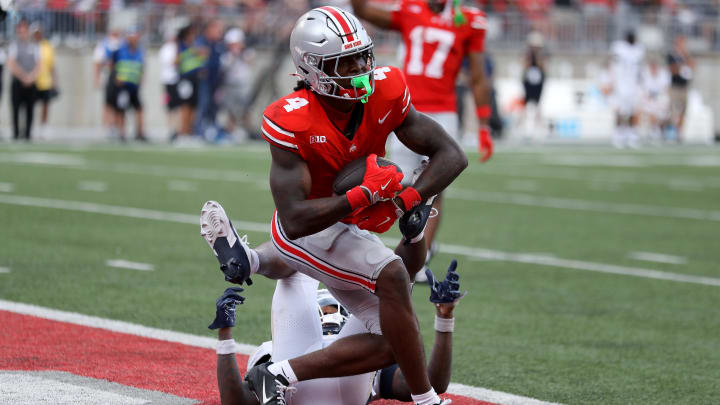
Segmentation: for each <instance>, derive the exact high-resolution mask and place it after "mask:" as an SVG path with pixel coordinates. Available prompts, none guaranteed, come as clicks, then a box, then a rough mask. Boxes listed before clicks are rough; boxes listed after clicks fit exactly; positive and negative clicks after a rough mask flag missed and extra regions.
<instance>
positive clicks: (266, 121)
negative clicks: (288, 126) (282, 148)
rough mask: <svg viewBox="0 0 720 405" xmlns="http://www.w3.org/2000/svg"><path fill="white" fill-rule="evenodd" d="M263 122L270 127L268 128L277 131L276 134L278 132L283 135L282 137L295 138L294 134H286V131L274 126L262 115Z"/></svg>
mask: <svg viewBox="0 0 720 405" xmlns="http://www.w3.org/2000/svg"><path fill="white" fill-rule="evenodd" d="M263 120H265V123H267V124H268V126H270V128H272V129H274V130H275V131H277V132H279V133H281V134H283V135H287V136H289V137H291V138H295V134H293V133H292V132H288V131H286V130H284V129H282V128H280V127H279V126H277V125H275V123H273V122H272V121H270V120H269V119H268V118H267V117H266V116H264V115H263Z"/></svg>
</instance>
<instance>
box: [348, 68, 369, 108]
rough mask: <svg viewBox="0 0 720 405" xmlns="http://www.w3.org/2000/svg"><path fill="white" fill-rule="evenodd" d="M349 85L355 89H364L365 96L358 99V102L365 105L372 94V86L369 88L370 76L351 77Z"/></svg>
mask: <svg viewBox="0 0 720 405" xmlns="http://www.w3.org/2000/svg"><path fill="white" fill-rule="evenodd" d="M350 84H351V85H352V86H353V87H355V88H364V89H365V94H364V95H363V96H362V97H361V98H360V102H361V103H363V104H365V103H367V102H368V99H369V98H370V96H371V95H372V92H373V89H372V86H370V74H366V75H362V76H358V77H353V78H352V79H350Z"/></svg>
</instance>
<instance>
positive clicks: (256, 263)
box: [248, 249, 260, 274]
mask: <svg viewBox="0 0 720 405" xmlns="http://www.w3.org/2000/svg"><path fill="white" fill-rule="evenodd" d="M248 250H249V251H250V257H248V260H250V274H255V273H257V271H258V269H259V268H260V257H258V254H257V252H256V251H255V249H248Z"/></svg>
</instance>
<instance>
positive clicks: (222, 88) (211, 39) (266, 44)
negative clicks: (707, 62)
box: [0, 0, 720, 142]
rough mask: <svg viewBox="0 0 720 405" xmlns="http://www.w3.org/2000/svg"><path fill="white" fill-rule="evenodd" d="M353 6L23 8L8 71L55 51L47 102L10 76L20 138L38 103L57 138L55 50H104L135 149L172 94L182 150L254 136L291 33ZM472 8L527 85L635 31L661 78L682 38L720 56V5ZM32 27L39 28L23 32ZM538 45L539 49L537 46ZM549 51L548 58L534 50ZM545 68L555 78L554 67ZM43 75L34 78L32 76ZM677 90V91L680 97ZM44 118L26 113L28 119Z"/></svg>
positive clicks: (9, 32) (34, 2)
mask: <svg viewBox="0 0 720 405" xmlns="http://www.w3.org/2000/svg"><path fill="white" fill-rule="evenodd" d="M347 3H348V2H347V1H344V0H325V1H316V0H144V1H138V0H18V1H16V12H15V13H13V14H12V15H11V16H10V18H8V19H6V20H5V21H4V22H2V23H1V24H0V33H4V39H5V41H4V42H5V43H4V44H3V47H2V50H1V51H2V53H1V54H0V62H2V64H0V67H1V66H2V65H4V64H5V59H9V60H8V62H10V63H9V65H10V64H12V63H14V62H15V61H16V60H17V54H16V53H15V54H11V55H9V56H10V58H5V57H4V55H5V52H6V50H7V49H17V47H16V44H17V42H18V41H21V42H22V41H25V40H23V39H22V38H19V36H20V35H21V34H20V32H21V31H22V30H23V29H27V30H28V32H29V33H30V34H31V35H35V39H34V40H35V41H37V44H39V48H38V49H40V48H42V49H43V51H42V54H41V53H40V52H39V53H38V61H37V65H38V67H39V68H40V71H39V72H37V75H39V76H40V79H39V80H40V81H41V82H43V89H42V90H44V91H46V93H42V97H40V96H39V94H40V93H38V94H35V93H33V94H32V95H30V93H23V92H22V91H19V90H18V89H21V88H22V87H23V86H20V87H18V86H19V85H18V84H17V82H20V83H21V84H27V83H24V80H23V79H27V77H25V76H24V75H18V74H17V72H16V69H14V68H13V67H12V66H10V69H9V70H10V71H11V75H12V77H13V79H11V81H12V84H11V85H12V86H14V87H13V88H14V90H13V93H12V98H13V100H12V106H13V108H12V119H13V123H14V133H13V135H14V137H16V138H18V137H28V138H29V137H30V130H29V129H30V128H31V126H32V125H31V123H32V120H33V117H32V113H31V112H30V113H27V114H26V115H25V116H21V114H20V112H19V111H20V110H21V109H22V107H23V102H26V103H27V102H30V104H29V105H30V106H31V107H32V105H33V103H35V102H37V101H41V102H42V103H43V105H44V106H45V107H44V108H43V113H42V117H41V120H40V121H41V122H40V127H39V128H38V131H36V134H37V135H39V136H41V137H42V136H43V135H46V133H47V131H48V129H47V125H46V123H47V122H48V117H47V115H48V112H47V111H48V109H47V104H48V103H49V101H50V100H52V99H54V98H55V97H57V96H58V94H59V89H60V88H62V83H57V79H56V78H55V75H54V74H53V69H52V63H53V61H52V59H53V56H52V55H53V54H52V52H51V49H48V48H58V47H63V48H67V49H91V48H93V47H94V49H95V50H94V54H93V62H94V65H95V66H94V68H95V69H94V83H95V86H96V87H97V88H103V91H104V93H105V94H104V102H105V106H104V109H103V123H104V124H105V125H106V126H107V128H108V131H109V132H110V134H111V136H112V137H114V138H120V139H123V140H124V139H125V134H124V131H125V127H126V125H125V122H124V116H125V111H127V110H128V109H134V110H135V112H136V114H134V117H135V133H134V135H135V138H136V139H138V140H145V139H146V138H145V129H144V121H143V118H144V116H143V114H142V111H143V108H142V106H143V100H141V96H140V94H141V93H140V91H139V88H140V86H148V85H152V86H157V85H160V84H162V86H163V87H164V89H165V91H164V93H165V95H164V103H165V106H166V110H167V113H168V118H167V120H168V121H167V127H168V128H169V134H168V136H169V137H170V139H172V140H177V141H180V142H183V141H184V140H191V139H192V140H195V139H196V138H195V137H192V136H191V135H203V136H204V138H206V139H222V138H224V137H226V138H232V137H234V136H247V135H248V134H250V135H251V136H252V135H253V132H254V130H253V125H252V123H251V121H250V120H249V119H248V113H249V111H250V107H251V106H252V105H253V104H254V103H255V102H256V101H257V100H258V97H259V94H260V93H261V92H262V91H263V87H264V86H270V87H273V89H272V92H273V93H278V91H277V89H275V88H274V86H276V83H274V82H273V81H270V83H267V82H268V81H258V80H253V76H254V75H257V71H258V70H259V69H263V71H262V75H263V76H266V77H274V76H275V74H276V73H277V71H278V70H279V69H280V65H281V64H280V63H279V61H282V60H283V59H284V58H286V57H287V38H288V36H289V32H290V30H291V28H292V26H293V23H294V21H295V20H296V19H297V17H299V16H300V15H301V14H302V13H304V12H305V11H306V10H308V9H309V8H311V7H316V6H319V5H322V4H332V5H336V6H341V7H349V5H348V4H347ZM374 3H381V4H382V5H383V6H385V7H392V6H393V4H394V3H395V0H375V1H374ZM464 4H469V5H475V6H478V7H480V8H481V9H482V10H484V11H485V12H486V13H487V14H488V31H487V32H488V34H487V41H488V46H487V49H488V51H489V53H492V52H493V50H494V49H503V50H513V51H516V52H517V53H518V54H521V53H525V54H526V57H525V59H526V61H525V62H524V65H525V66H524V67H523V69H524V73H523V80H525V79H527V70H528V68H530V67H531V66H530V65H531V64H532V63H530V60H531V59H532V60H535V59H537V60H538V61H540V60H542V61H544V60H547V55H548V54H549V53H551V52H555V51H562V52H586V53H587V52H594V51H601V52H603V53H608V52H609V51H610V49H611V46H612V43H613V41H616V40H619V39H622V37H623V36H624V35H625V34H626V33H627V32H628V31H629V30H631V29H632V30H637V29H638V28H641V30H640V31H639V32H638V36H639V37H640V39H641V42H642V43H643V44H645V45H646V46H647V48H648V53H649V54H651V55H652V56H653V58H652V59H653V62H654V63H651V65H652V68H653V69H654V68H655V66H657V64H658V63H657V62H658V60H660V59H661V57H660V55H662V59H667V57H669V56H670V55H672V54H673V52H675V50H674V45H673V40H674V39H675V38H679V37H682V38H688V41H689V42H690V43H691V44H692V46H691V50H692V51H694V52H709V53H714V52H716V51H718V50H720V0H480V1H469V0H468V1H464ZM25 23H27V24H28V25H27V26H25V27H24V28H23V27H21V26H22V25H23V24H25ZM371 31H372V32H371V35H372V36H373V38H374V39H375V41H376V43H377V44H378V45H379V47H380V48H381V51H380V52H382V49H385V50H386V53H394V51H395V50H396V49H397V44H398V38H397V36H395V34H392V33H388V32H385V31H379V30H373V29H372V28H371ZM529 38H530V39H531V41H530V42H533V41H535V42H536V44H535V45H533V44H530V43H529V41H528V39H529ZM538 38H540V39H538ZM538 41H539V42H538ZM538 45H540V47H541V48H542V51H538V50H537V49H534V50H533V48H538ZM648 45H649V46H648ZM8 46H9V48H8ZM150 48H152V49H158V48H159V52H158V55H159V58H158V59H159V62H160V64H161V67H160V74H159V75H160V77H155V76H153V77H149V78H145V80H143V76H144V72H145V71H146V69H145V64H146V63H147V58H146V55H145V53H146V51H147V50H148V49H150ZM256 51H262V52H263V54H264V55H267V54H269V55H270V60H275V61H278V62H277V63H275V64H272V63H271V64H270V65H269V66H268V65H266V64H262V65H264V66H265V67H264V68H261V67H259V64H258V63H255V62H256V61H255V53H256ZM528 52H530V53H534V52H539V53H538V56H537V57H536V56H528V55H530V53H528ZM683 52H684V57H685V59H689V52H688V51H687V50H686V49H685V48H684V49H683ZM42 58H45V59H42ZM47 58H50V59H51V60H50V61H48V59H47ZM662 65H663V66H662V68H663V69H664V70H667V71H668V72H669V70H672V69H673V67H672V63H668V64H665V63H663V64H662ZM28 66H30V65H28ZM491 66H492V65H490V67H491ZM535 67H536V68H537V67H538V66H535ZM540 68H542V69H543V72H542V76H543V78H544V76H545V75H547V74H548V72H547V67H544V66H540ZM668 69H669V70H668ZM531 70H532V69H531ZM31 71H32V69H31V68H30V69H28V71H27V72H25V73H28V74H29V73H31ZM662 75H666V73H662ZM53 79H55V82H54V83H52V81H53ZM35 80H38V78H37V77H35ZM673 80H674V79H673ZM660 81H661V82H664V81H665V79H662V80H660ZM48 82H50V83H51V84H48ZM670 84H671V83H669V82H668V83H667V86H666V87H668V90H667V91H668V92H669V91H670V90H669V86H670ZM672 84H675V82H674V81H673V82H672ZM524 85H525V86H527V83H524ZM662 86H665V85H664V84H662ZM662 86H661V87H662ZM15 88H17V89H15ZM16 90H17V91H16ZM37 90H41V89H39V88H38V89H37ZM47 91H49V93H47ZM525 91H526V92H527V87H526V88H525ZM663 91H665V90H663ZM16 93H17V94H16ZM21 93H22V94H21ZM537 98H538V99H539V95H538V97H537ZM60 99H61V100H62V98H60ZM527 101H528V100H525V102H526V103H527ZM531 101H532V100H531ZM147 102H156V101H155V100H147ZM32 109H33V108H26V111H29V110H32ZM218 117H221V119H220V120H219V118H218ZM21 118H25V121H26V124H25V125H24V127H25V128H27V129H25V130H21V128H20V127H22V126H23V125H18V121H22V120H21ZM28 123H29V124H28ZM654 130H657V128H656V129H654ZM499 133H500V131H498V132H497V133H496V134H499Z"/></svg>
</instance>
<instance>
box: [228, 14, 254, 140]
mask: <svg viewBox="0 0 720 405" xmlns="http://www.w3.org/2000/svg"><path fill="white" fill-rule="evenodd" d="M225 44H226V46H227V52H226V53H225V54H224V55H223V57H222V71H223V74H222V75H223V78H224V80H223V86H222V105H223V109H224V110H225V111H227V113H228V124H227V127H226V131H227V132H228V133H229V134H232V133H233V132H234V131H235V130H236V129H237V126H238V124H240V125H241V126H242V127H243V128H244V127H247V126H248V117H247V98H248V94H249V92H250V87H251V86H250V83H251V79H252V69H251V68H250V65H249V64H248V55H247V52H245V34H244V33H243V31H242V30H240V29H238V28H232V29H230V30H228V32H227V33H226V34H225Z"/></svg>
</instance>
